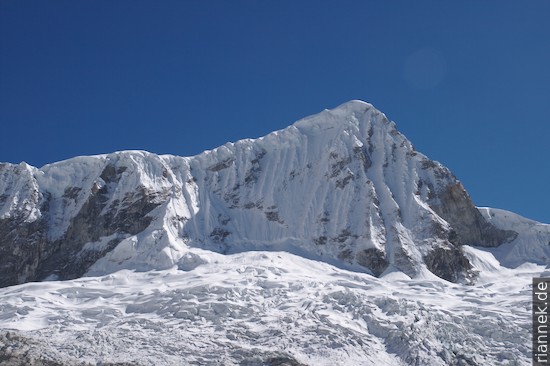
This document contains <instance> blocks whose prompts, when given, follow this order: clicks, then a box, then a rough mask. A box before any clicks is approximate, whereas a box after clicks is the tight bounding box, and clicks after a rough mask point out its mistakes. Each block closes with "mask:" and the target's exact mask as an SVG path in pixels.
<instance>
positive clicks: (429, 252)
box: [0, 101, 518, 286]
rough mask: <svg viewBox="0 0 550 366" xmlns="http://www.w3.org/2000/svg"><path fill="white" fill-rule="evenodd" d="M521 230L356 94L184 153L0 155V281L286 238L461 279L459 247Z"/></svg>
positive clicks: (495, 241) (342, 257) (253, 246)
mask: <svg viewBox="0 0 550 366" xmlns="http://www.w3.org/2000/svg"><path fill="white" fill-rule="evenodd" d="M517 235H518V233H517V232H514V231H512V230H504V229H500V228H497V227H495V226H494V225H493V224H492V223H491V221H490V220H489V218H487V217H485V216H484V215H483V214H482V213H480V211H478V209H477V208H476V207H475V206H474V204H473V203H472V201H471V199H470V197H469V196H468V194H467V192H466V191H465V189H464V187H463V186H462V184H461V183H460V182H459V181H458V180H457V179H456V177H455V176H454V175H453V174H452V173H451V172H450V171H449V170H448V169H447V168H445V167H444V166H443V165H441V164H440V163H438V162H436V161H433V160H430V159H428V158H427V157H426V156H424V155H423V154H421V153H419V152H417V151H415V150H414V148H413V146H412V144H411V143H410V142H409V141H408V140H407V139H406V138H405V137H404V136H403V135H402V134H401V133H400V132H398V131H397V129H396V126H395V124H394V123H393V122H391V121H389V120H388V119H387V118H386V116H385V115H384V114H382V113H381V112H379V111H378V110H377V109H375V108H374V107H373V106H372V105H371V104H368V103H365V102H362V101H350V102H347V103H345V104H342V105H340V106H339V107H337V108H335V109H332V110H325V111H323V112H321V113H319V114H316V115H313V116H310V117H307V118H304V119H302V120H300V121H298V122H296V123H294V124H293V125H291V126H289V127H287V128H285V129H283V130H280V131H276V132H273V133H270V134H268V135H267V136H264V137H261V138H258V139H245V140H241V141H238V142H235V143H227V144H225V145H223V146H221V147H218V148H216V149H214V150H210V151H205V152H203V153H201V154H199V155H196V156H194V157H178V156H171V155H161V156H159V155H155V154H151V153H148V152H144V151H123V152H116V153H112V154H108V155H97V156H89V157H77V158H73V159H69V160H66V161H62V162H58V163H54V164H49V165H46V166H44V167H42V168H41V169H37V168H34V167H31V166H29V165H27V164H25V163H21V164H19V165H13V164H1V165H0V285H1V286H9V285H14V284H19V283H23V282H28V281H37V280H44V279H70V278H76V277H80V276H83V275H101V274H107V273H111V272H114V271H117V270H120V269H135V270H139V271H142V270H150V269H166V268H170V267H172V266H174V265H177V266H178V267H179V268H180V269H184V270H190V269H193V268H195V267H196V266H197V265H200V264H201V263H203V262H204V259H203V258H201V255H200V250H210V251H216V252H219V253H223V254H228V253H237V252H243V251H250V250H268V251H281V250H282V251H287V252H290V253H294V254H298V255H301V256H303V257H306V258H310V259H317V260H320V261H324V262H327V263H330V264H333V265H336V266H338V267H341V268H347V269H352V270H355V271H362V272H367V273H371V274H373V275H375V276H380V275H384V274H385V273H390V272H392V271H400V272H403V273H404V274H406V275H407V276H409V277H416V276H426V275H428V276H430V275H432V274H433V275H435V276H438V277H441V278H443V279H446V280H449V281H453V282H471V281H473V280H474V279H475V276H476V271H475V270H474V269H473V268H472V265H471V263H470V261H469V260H468V258H467V256H466V255H465V253H464V251H463V249H462V246H463V245H477V246H486V247H495V246H499V245H501V244H504V243H509V242H511V241H513V240H514V239H515V238H516V237H517ZM195 249H197V250H195ZM199 249H200V250H199Z"/></svg>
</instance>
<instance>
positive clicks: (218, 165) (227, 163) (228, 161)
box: [208, 158, 235, 172]
mask: <svg viewBox="0 0 550 366" xmlns="http://www.w3.org/2000/svg"><path fill="white" fill-rule="evenodd" d="M234 162H235V160H234V159H232V158H227V159H225V160H223V161H220V162H219V163H216V164H214V165H212V166H211V167H209V168H208V170H210V171H212V172H219V171H220V170H223V169H227V168H229V167H230V166H231V165H232V164H233V163H234Z"/></svg>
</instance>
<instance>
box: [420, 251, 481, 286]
mask: <svg viewBox="0 0 550 366" xmlns="http://www.w3.org/2000/svg"><path fill="white" fill-rule="evenodd" d="M424 263H426V267H427V268H428V269H429V270H430V272H432V273H433V274H435V275H436V276H438V277H441V278H443V279H445V280H447V281H451V282H466V283H470V282H471V281H472V280H473V279H474V278H475V275H476V274H475V272H473V271H472V265H471V264H470V261H468V258H466V256H465V255H464V253H463V252H462V250H461V249H460V248H457V247H453V246H450V247H449V248H442V247H439V248H435V249H433V250H432V251H431V252H430V253H428V254H427V255H426V256H425V257H424Z"/></svg>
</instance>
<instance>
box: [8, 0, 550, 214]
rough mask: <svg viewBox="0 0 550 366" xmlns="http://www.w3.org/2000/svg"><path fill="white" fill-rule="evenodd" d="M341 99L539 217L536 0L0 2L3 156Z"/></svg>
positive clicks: (167, 136)
mask: <svg viewBox="0 0 550 366" xmlns="http://www.w3.org/2000/svg"><path fill="white" fill-rule="evenodd" d="M350 99H362V100H365V101H368V102H370V103H372V104H374V105H375V106H376V107H377V108H378V109H380V110H382V111H383V112H384V113H386V115H387V116H388V117H389V118H390V119H392V120H394V121H395V122H396V123H397V126H398V128H399V129H400V130H401V131H402V132H403V133H404V134H405V135H406V136H407V137H408V138H409V139H410V140H411V141H412V142H413V144H414V145H415V147H416V148H417V150H419V151H421V152H423V153H425V154H427V155H428V156H429V157H431V158H432V159H435V160H438V161H441V162H442V163H443V164H445V165H446V166H448V167H449V168H450V169H451V170H452V171H453V172H454V173H455V174H456V175H457V176H458V178H459V179H460V180H462V182H463V183H464V185H465V186H466V188H467V190H468V191H469V192H470V194H471V195H472V197H473V199H474V201H475V202H476V204H478V205H482V206H493V207H499V208H504V209H509V210H512V211H515V212H517V213H519V214H522V215H524V216H527V217H530V218H533V219H537V220H539V221H543V222H547V223H550V205H549V204H550V164H549V158H550V1H548V0H539V1H537V0H532V1H519V0H518V1H502V0H498V1H497V0H494V1H478V0H469V1H441V0H437V1H303V0H300V1H288V0H277V1H261V0H255V1H199V0H196V1H183V0H180V1H169V0H163V1H153V0H151V1H139V0H132V1H125V0H117V1H78V0H76V1H75V0H71V1H43V0H40V1H26V0H3V1H0V126H1V130H0V161H8V162H13V163H18V162H20V161H26V162H28V163H30V164H32V165H35V166H39V167H40V166H42V165H44V164H46V163H50V162H54V161H58V160H62V159H66V158H69V157H72V156H75V155H89V154H98V153H106V152H112V151H116V150H125V149H143V150H149V151H152V152H156V153H170V154H176V155H184V156H186V155H195V154H198V153H200V152H201V151H203V150H206V149H210V148H214V147H216V146H218V145H221V144H223V143H225V142H227V141H235V140H238V139H240V138H247V137H259V136H262V135H264V134H266V133H268V132H270V131H272V130H276V129H280V128H284V127H286V126H287V125H289V124H291V123H293V122H294V121H295V120H297V119H299V118H301V117H304V116H306V115H309V114H313V113H317V112H319V111H321V110H322V109H324V108H332V107H335V106H337V105H339V104H340V103H342V102H345V101H347V100H350Z"/></svg>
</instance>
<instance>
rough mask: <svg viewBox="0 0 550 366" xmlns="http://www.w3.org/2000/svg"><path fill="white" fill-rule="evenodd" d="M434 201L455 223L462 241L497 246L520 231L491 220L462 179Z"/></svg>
mask: <svg viewBox="0 0 550 366" xmlns="http://www.w3.org/2000/svg"><path fill="white" fill-rule="evenodd" d="M429 202H430V201H429ZM430 203H431V204H430V205H431V207H432V208H433V210H434V211H435V212H436V213H437V214H438V215H439V216H441V217H442V218H443V219H445V221H447V222H448V223H449V224H450V225H451V226H452V228H453V230H454V232H455V233H456V236H457V240H458V244H461V245H478V246H484V247H496V246H499V245H501V244H504V243H508V242H511V241H512V240H514V239H515V238H516V237H517V235H518V233H516V232H514V231H511V230H501V229H497V228H496V227H495V226H493V225H492V224H490V223H489V222H488V221H487V220H486V219H485V218H484V217H483V216H482V215H481V213H480V212H479V210H478V209H477V208H476V207H475V206H474V204H473V202H472V200H471V198H470V196H469V195H468V193H467V192H466V190H465V189H464V187H463V186H462V184H461V183H460V182H456V183H454V184H451V185H448V186H446V187H445V188H444V189H442V190H441V191H440V192H438V193H437V197H436V199H435V200H432V201H431V202H430Z"/></svg>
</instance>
